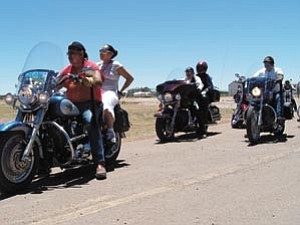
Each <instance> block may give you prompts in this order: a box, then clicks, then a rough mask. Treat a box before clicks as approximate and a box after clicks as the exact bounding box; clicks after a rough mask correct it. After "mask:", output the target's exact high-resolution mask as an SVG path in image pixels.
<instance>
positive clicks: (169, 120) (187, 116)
mask: <svg viewBox="0 0 300 225" xmlns="http://www.w3.org/2000/svg"><path fill="white" fill-rule="evenodd" d="M182 71H183V70H182ZM156 92H157V94H158V96H157V98H158V100H159V101H160V104H159V110H158V112H157V113H155V115H154V116H155V117H156V123H155V130H156V134H157V137H158V138H159V139H160V140H161V141H162V142H166V141H170V140H172V139H173V138H174V135H175V133H176V132H197V130H199V128H200V127H201V126H205V129H206V130H207V125H203V124H200V122H199V121H198V119H197V113H198V111H199V105H198V104H197V101H196V98H197V96H198V95H197V93H199V90H198V89H197V86H196V85H195V84H187V83H186V81H184V80H183V79H181V80H180V79H175V80H167V81H166V82H164V83H162V84H159V85H157V86H156ZM213 92H214V93H215V94H214V95H215V96H217V97H216V98H215V100H219V97H220V95H219V92H218V91H217V90H214V91H213ZM207 110H208V112H209V113H208V114H209V115H208V122H209V123H215V122H216V121H218V120H220V119H221V115H220V111H219V108H218V107H217V106H216V105H213V104H209V107H208V109H207Z"/></svg>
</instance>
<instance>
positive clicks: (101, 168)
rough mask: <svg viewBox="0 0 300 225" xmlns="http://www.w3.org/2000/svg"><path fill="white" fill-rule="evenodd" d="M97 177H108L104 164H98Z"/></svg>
mask: <svg viewBox="0 0 300 225" xmlns="http://www.w3.org/2000/svg"><path fill="white" fill-rule="evenodd" d="M95 177H96V179H98V180H104V179H106V169H105V167H104V166H102V165H100V164H99V165H98V166H97V168H96V174H95Z"/></svg>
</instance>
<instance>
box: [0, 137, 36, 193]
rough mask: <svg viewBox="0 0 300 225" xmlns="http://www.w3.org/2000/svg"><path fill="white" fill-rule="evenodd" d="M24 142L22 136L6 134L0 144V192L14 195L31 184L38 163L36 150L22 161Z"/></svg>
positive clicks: (34, 148)
mask: <svg viewBox="0 0 300 225" xmlns="http://www.w3.org/2000/svg"><path fill="white" fill-rule="evenodd" d="M25 147H26V141H25V139H24V137H23V135H22V134H16V133H15V134H8V136H6V137H5V138H4V139H2V140H1V144H0V163H1V165H0V191H1V192H2V193H15V192H18V191H20V190H24V189H25V188H27V186H28V185H29V184H30V183H31V181H32V179H33V176H34V175H35V172H36V170H37V165H38V161H39V155H38V149H37V147H36V145H35V144H34V147H33V153H32V154H30V155H29V157H28V158H26V159H24V160H22V155H23V152H24V150H25Z"/></svg>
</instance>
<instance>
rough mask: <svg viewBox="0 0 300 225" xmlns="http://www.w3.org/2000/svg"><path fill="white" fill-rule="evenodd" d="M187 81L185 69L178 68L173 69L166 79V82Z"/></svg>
mask: <svg viewBox="0 0 300 225" xmlns="http://www.w3.org/2000/svg"><path fill="white" fill-rule="evenodd" d="M184 79H185V69H183V68H176V69H173V70H172V71H171V72H170V73H169V74H168V75H167V78H166V81H172V80H184Z"/></svg>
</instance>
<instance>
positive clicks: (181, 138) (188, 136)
mask: <svg viewBox="0 0 300 225" xmlns="http://www.w3.org/2000/svg"><path fill="white" fill-rule="evenodd" d="M219 134H221V132H207V133H206V136H204V137H201V138H199V137H198V135H197V134H196V133H195V132H193V133H185V134H181V135H178V136H175V137H174V138H173V139H172V140H170V141H169V142H162V141H160V140H157V142H156V144H167V143H170V142H171V143H174V142H196V141H199V140H202V139H206V138H209V137H212V136H215V135H219Z"/></svg>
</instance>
